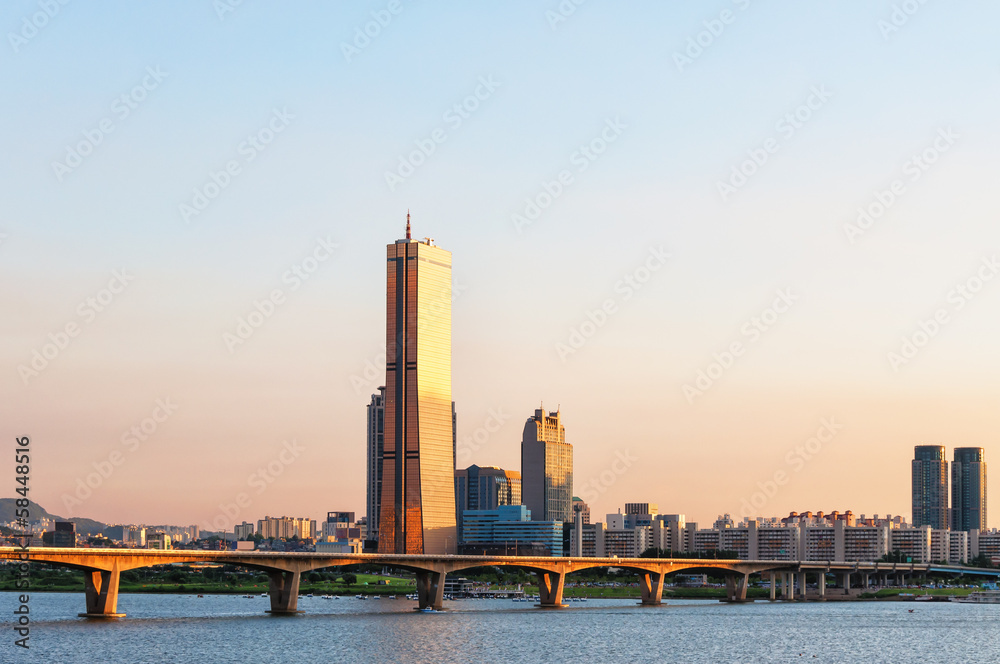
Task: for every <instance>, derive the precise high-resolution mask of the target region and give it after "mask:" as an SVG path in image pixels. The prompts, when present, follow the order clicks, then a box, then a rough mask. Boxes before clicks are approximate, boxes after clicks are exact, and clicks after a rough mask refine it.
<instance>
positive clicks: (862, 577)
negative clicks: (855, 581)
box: [861, 572, 870, 590]
mask: <svg viewBox="0 0 1000 664" xmlns="http://www.w3.org/2000/svg"><path fill="white" fill-rule="evenodd" d="M869 576H870V575H869V574H868V572H865V573H864V574H862V575H861V580H862V583H863V584H864V589H865V590H868V579H869Z"/></svg>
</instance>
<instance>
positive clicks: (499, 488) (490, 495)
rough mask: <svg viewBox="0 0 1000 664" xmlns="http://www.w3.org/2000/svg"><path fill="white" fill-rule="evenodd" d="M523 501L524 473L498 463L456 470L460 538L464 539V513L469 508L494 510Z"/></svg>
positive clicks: (456, 498)
mask: <svg viewBox="0 0 1000 664" xmlns="http://www.w3.org/2000/svg"><path fill="white" fill-rule="evenodd" d="M520 504H521V473H519V472H517V471H516V470H504V469H503V468H497V467H495V466H475V465H473V466H469V467H468V468H465V469H463V470H456V471H455V505H456V508H457V514H456V518H457V520H458V539H459V541H462V514H463V513H465V511H466V510H495V509H497V508H498V507H500V506H501V505H520Z"/></svg>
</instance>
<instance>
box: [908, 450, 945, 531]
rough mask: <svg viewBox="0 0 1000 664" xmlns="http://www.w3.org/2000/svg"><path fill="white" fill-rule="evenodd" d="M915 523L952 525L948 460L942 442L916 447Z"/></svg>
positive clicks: (942, 527)
mask: <svg viewBox="0 0 1000 664" xmlns="http://www.w3.org/2000/svg"><path fill="white" fill-rule="evenodd" d="M912 475H913V527H914V528H920V527H922V526H930V527H931V528H933V529H936V530H945V529H946V528H948V461H947V460H946V459H945V452H944V446H942V445H917V446H915V447H914V448H913V461H912Z"/></svg>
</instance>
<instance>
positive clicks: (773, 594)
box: [771, 572, 777, 602]
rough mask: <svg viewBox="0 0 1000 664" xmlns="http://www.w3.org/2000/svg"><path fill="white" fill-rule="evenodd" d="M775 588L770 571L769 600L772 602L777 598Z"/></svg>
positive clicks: (772, 574) (772, 573)
mask: <svg viewBox="0 0 1000 664" xmlns="http://www.w3.org/2000/svg"><path fill="white" fill-rule="evenodd" d="M775 590H776V589H775V583H774V572H771V601H772V602H773V601H774V600H775V599H776V598H777V593H776V592H775Z"/></svg>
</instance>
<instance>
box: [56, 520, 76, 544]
mask: <svg viewBox="0 0 1000 664" xmlns="http://www.w3.org/2000/svg"><path fill="white" fill-rule="evenodd" d="M52 546H60V547H67V548H69V547H75V546H76V524H75V523H73V522H72V521H56V523H55V530H54V531H53V535H52Z"/></svg>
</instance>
